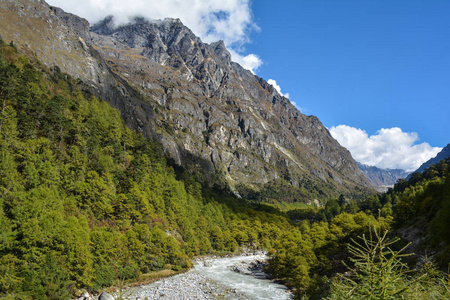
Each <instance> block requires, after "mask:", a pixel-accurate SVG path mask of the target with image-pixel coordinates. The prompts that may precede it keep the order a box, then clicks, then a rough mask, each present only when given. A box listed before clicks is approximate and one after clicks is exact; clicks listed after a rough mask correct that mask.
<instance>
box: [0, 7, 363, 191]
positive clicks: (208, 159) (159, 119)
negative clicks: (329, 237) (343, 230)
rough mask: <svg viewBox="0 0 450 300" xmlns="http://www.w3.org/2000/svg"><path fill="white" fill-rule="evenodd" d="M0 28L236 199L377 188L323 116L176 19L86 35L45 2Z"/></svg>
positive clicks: (18, 12) (7, 13)
mask: <svg viewBox="0 0 450 300" xmlns="http://www.w3.org/2000/svg"><path fill="white" fill-rule="evenodd" d="M0 20H1V21H0V25H1V26H0V28H1V29H0V34H1V35H2V37H3V39H4V40H5V41H6V42H9V41H13V42H14V43H16V44H18V45H21V47H23V48H27V49H28V50H29V52H30V53H35V55H36V57H37V58H38V59H39V60H41V61H42V62H43V63H44V64H45V65H47V66H48V67H53V66H55V65H57V66H59V67H60V68H61V70H62V71H63V72H66V73H68V74H70V75H71V76H72V77H75V78H80V79H81V80H82V81H83V82H85V83H86V86H87V87H88V90H89V91H90V92H91V93H93V94H96V95H99V96H100V97H102V98H104V99H106V100H107V101H109V102H110V103H111V105H113V106H114V107H117V108H118V109H119V110H120V111H121V113H122V116H123V117H124V119H125V121H126V122H127V124H128V125H129V126H130V127H132V128H134V129H136V130H139V131H140V132H142V133H143V134H144V135H146V136H149V137H152V138H156V139H158V140H160V141H161V143H162V145H163V147H164V149H165V150H166V152H167V153H168V154H169V155H170V156H171V157H172V158H173V159H174V160H175V162H176V163H177V164H179V165H181V166H186V165H190V166H192V165H193V164H198V168H202V170H203V171H204V173H205V174H213V173H216V174H219V176H221V177H222V178H224V179H225V180H226V181H227V184H228V185H229V187H231V188H232V189H234V190H235V191H236V189H239V188H241V187H243V186H245V187H246V188H250V189H256V190H257V189H259V188H261V187H262V186H263V185H265V184H267V183H270V182H274V181H277V180H278V181H279V180H281V181H283V182H286V183H288V184H290V185H291V186H293V187H298V188H305V189H311V188H312V186H314V185H315V183H318V182H320V184H322V185H323V184H325V185H327V186H328V187H329V188H330V189H334V190H336V191H337V192H338V193H341V192H342V193H349V194H350V193H353V192H352V191H351V190H353V189H354V188H355V187H359V188H360V190H361V189H366V188H367V187H370V183H369V182H368V181H367V179H366V178H365V177H364V175H363V174H362V173H361V171H360V170H359V168H358V166H357V164H356V162H355V161H354V160H353V158H352V157H351V155H350V153H349V152H348V151H347V150H346V149H345V148H343V147H341V146H340V145H339V144H338V142H337V141H336V140H334V139H333V138H332V137H331V135H330V133H329V132H328V130H327V129H326V128H325V127H324V126H323V125H322V123H321V122H320V121H319V120H318V119H317V118H316V117H314V116H305V115H304V114H302V113H300V112H299V111H298V110H297V109H296V108H295V107H294V106H293V105H292V104H291V103H290V101H289V99H287V98H285V97H283V96H281V95H280V94H279V93H278V92H277V91H276V90H275V89H274V88H273V87H272V86H271V85H270V84H268V83H267V82H266V81H265V80H264V79H262V78H259V77H257V76H255V75H254V74H252V73H251V72H250V71H248V70H245V69H243V68H242V67H241V66H240V65H238V64H237V63H235V62H233V61H232V60H231V55H230V53H229V52H228V51H227V49H226V47H225V45H224V43H223V42H222V41H219V42H216V43H211V44H205V43H203V42H202V41H201V40H200V38H198V37H197V36H195V35H194V34H193V33H192V31H191V30H189V29H188V28H187V27H185V26H184V25H183V24H182V23H181V21H180V20H178V19H165V20H162V21H148V20H145V19H142V18H136V19H134V20H133V22H132V23H130V24H128V25H125V26H120V27H116V26H115V25H114V19H113V18H112V17H107V18H106V19H105V20H103V21H102V22H100V23H98V24H96V25H94V26H92V27H91V28H89V24H88V23H87V21H86V20H84V19H82V18H79V17H77V16H74V15H71V14H67V13H65V12H63V11H62V10H60V9H58V8H54V7H51V6H48V5H47V4H46V3H45V2H43V1H39V0H34V1H32V0H5V1H2V2H1V3H0ZM6 22H7V24H8V26H6V25H5V23H6ZM2 23H3V24H2ZM36 33H38V34H36ZM208 177H212V176H208ZM306 182H308V185H305V183H306ZM311 182H312V184H311Z"/></svg>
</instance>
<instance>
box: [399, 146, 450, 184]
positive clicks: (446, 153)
mask: <svg viewBox="0 0 450 300" xmlns="http://www.w3.org/2000/svg"><path fill="white" fill-rule="evenodd" d="M449 157H450V144H448V145H447V146H445V148H444V149H442V150H441V152H439V153H438V154H437V155H436V156H435V157H433V158H430V159H429V160H427V161H426V162H424V163H423V164H422V165H421V166H420V167H419V168H418V169H417V170H415V171H414V172H413V173H416V172H419V173H423V171H425V170H426V169H428V168H429V167H430V166H431V165H435V164H437V163H439V162H440V161H442V160H444V159H446V158H449ZM413 173H411V174H410V175H409V176H408V178H407V179H409V178H411V175H412V174H413Z"/></svg>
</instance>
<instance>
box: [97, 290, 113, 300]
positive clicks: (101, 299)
mask: <svg viewBox="0 0 450 300" xmlns="http://www.w3.org/2000/svg"><path fill="white" fill-rule="evenodd" d="M98 300H114V297H113V296H112V295H111V294H108V293H107V292H103V293H101V294H100V296H98Z"/></svg>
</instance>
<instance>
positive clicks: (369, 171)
mask: <svg viewBox="0 0 450 300" xmlns="http://www.w3.org/2000/svg"><path fill="white" fill-rule="evenodd" d="M356 163H357V164H358V166H359V168H360V169H361V171H362V172H363V174H364V175H365V176H366V177H367V179H369V181H370V183H372V185H373V186H375V187H376V188H377V190H378V191H380V192H385V191H386V190H387V189H388V188H390V187H393V186H394V184H395V183H396V182H397V180H398V179H400V178H406V177H407V176H408V174H409V172H406V171H405V170H402V169H381V168H378V167H375V166H369V165H366V164H363V163H360V162H356Z"/></svg>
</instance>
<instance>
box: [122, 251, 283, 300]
mask: <svg viewBox="0 0 450 300" xmlns="http://www.w3.org/2000/svg"><path fill="white" fill-rule="evenodd" d="M263 259H265V256H263V255H251V256H236V257H227V258H207V259H202V260H200V261H197V263H196V264H195V266H194V268H193V269H192V270H190V271H189V272H187V273H183V274H179V275H176V276H173V277H169V278H165V279H162V280H160V281H157V282H155V283H152V284H150V285H146V286H140V287H138V288H134V289H132V290H129V291H128V292H127V293H126V294H127V295H126V296H125V295H124V296H125V297H124V298H126V299H133V300H135V299H145V298H147V299H149V300H152V299H167V300H168V299H171V300H180V299H186V300H189V299H233V300H234V299H240V300H247V299H248V300H260V299H261V300H263V299H264V300H268V299H274V300H288V299H291V293H289V292H288V290H287V289H286V287H284V286H283V285H280V284H277V283H274V282H272V281H270V280H268V279H259V278H255V277H253V276H250V275H243V274H239V273H237V272H234V271H232V270H231V269H230V268H229V267H230V266H233V265H234V264H239V263H241V262H251V261H255V260H263Z"/></svg>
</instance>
